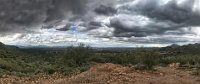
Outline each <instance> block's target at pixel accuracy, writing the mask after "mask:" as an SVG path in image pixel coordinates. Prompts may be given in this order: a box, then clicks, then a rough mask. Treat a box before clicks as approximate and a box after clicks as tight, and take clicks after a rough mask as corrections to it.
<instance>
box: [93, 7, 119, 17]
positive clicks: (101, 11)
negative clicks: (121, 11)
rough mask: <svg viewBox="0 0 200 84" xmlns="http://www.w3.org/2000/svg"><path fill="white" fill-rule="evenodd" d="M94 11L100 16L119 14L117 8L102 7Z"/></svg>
mask: <svg viewBox="0 0 200 84" xmlns="http://www.w3.org/2000/svg"><path fill="white" fill-rule="evenodd" d="M94 11H95V12H96V13H97V14H100V15H113V14H115V13H117V10H116V9H115V8H113V7H110V6H105V5H100V6H99V7H97V8H96V9H95V10H94Z"/></svg>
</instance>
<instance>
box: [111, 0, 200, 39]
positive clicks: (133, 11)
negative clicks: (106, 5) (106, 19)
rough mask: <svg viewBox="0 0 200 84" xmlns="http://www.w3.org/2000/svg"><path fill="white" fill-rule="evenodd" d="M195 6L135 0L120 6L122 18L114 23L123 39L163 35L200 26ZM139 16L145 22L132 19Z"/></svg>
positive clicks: (185, 0) (186, 1)
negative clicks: (184, 28)
mask: <svg viewBox="0 0 200 84" xmlns="http://www.w3.org/2000/svg"><path fill="white" fill-rule="evenodd" d="M195 4H196V3H195V0H180V1H179V0H169V1H168V2H167V1H165V0H134V1H132V3H128V4H124V5H122V6H120V7H119V8H118V17H114V18H113V19H111V22H110V23H111V26H112V27H114V28H115V29H116V30H115V36H119V37H130V36H135V37H145V36H149V35H154V34H158V35H159V34H160V35H162V34H165V33H166V32H168V31H177V30H180V29H181V28H183V27H188V28H189V27H190V26H200V22H199V21H198V20H200V13H199V11H194V5H195ZM197 9H198V10H199V8H197ZM137 16H140V17H142V18H145V19H140V18H132V17H137ZM143 23H144V24H143Z"/></svg>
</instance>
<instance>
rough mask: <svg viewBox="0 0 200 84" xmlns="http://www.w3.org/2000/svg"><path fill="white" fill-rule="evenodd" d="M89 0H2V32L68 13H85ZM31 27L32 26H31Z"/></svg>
mask: <svg viewBox="0 0 200 84" xmlns="http://www.w3.org/2000/svg"><path fill="white" fill-rule="evenodd" d="M86 1H87V0H0V32H13V31H23V30H24V28H28V27H30V26H34V25H38V24H41V23H43V22H49V21H52V20H61V19H65V17H66V16H65V15H66V14H67V13H72V15H77V16H79V15H83V14H84V13H85V9H84V8H85V3H86ZM30 28H31V27H30Z"/></svg>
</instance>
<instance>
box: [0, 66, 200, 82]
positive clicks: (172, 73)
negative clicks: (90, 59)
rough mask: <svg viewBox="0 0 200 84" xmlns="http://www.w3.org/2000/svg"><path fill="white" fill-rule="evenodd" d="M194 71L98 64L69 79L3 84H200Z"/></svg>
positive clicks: (7, 80) (5, 80)
mask: <svg viewBox="0 0 200 84" xmlns="http://www.w3.org/2000/svg"><path fill="white" fill-rule="evenodd" d="M193 71H194V70H183V69H176V68H174V67H171V66H170V67H158V70H157V71H154V72H153V71H138V70H133V68H131V67H123V66H121V65H116V64H110V63H107V64H97V65H95V66H93V67H92V68H91V69H90V70H88V71H86V72H83V73H80V74H78V75H74V76H72V77H69V78H58V79H52V78H49V79H45V80H44V79H42V80H37V81H36V80H32V79H25V78H22V79H19V78H15V77H9V78H1V79H0V81H1V82H0V83H1V84H200V77H198V76H193V75H192V72H193Z"/></svg>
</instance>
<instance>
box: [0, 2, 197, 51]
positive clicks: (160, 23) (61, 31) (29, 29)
mask: <svg viewBox="0 0 200 84" xmlns="http://www.w3.org/2000/svg"><path fill="white" fill-rule="evenodd" d="M72 25H76V27H77V31H76V32H73V31H71V30H70V27H71V26H72ZM0 42H3V43H5V44H8V45H17V46H51V47H54V46H61V47H65V46H70V45H77V44H79V43H84V44H87V45H90V46H92V47H163V46H168V45H171V44H180V45H183V44H190V43H200V0H0Z"/></svg>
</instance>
